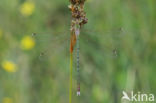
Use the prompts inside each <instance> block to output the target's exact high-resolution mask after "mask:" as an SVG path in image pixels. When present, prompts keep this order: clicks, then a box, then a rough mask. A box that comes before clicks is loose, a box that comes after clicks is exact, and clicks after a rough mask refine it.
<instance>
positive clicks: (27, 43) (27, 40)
mask: <svg viewBox="0 0 156 103" xmlns="http://www.w3.org/2000/svg"><path fill="white" fill-rule="evenodd" d="M34 46H35V40H34V39H33V38H32V37H31V36H25V37H23V39H22V40H21V48H22V49H24V50H30V49H32V48H33V47H34Z"/></svg>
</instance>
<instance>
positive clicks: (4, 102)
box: [2, 97, 13, 103]
mask: <svg viewBox="0 0 156 103" xmlns="http://www.w3.org/2000/svg"><path fill="white" fill-rule="evenodd" d="M2 103H13V102H12V99H11V98H9V97H5V98H3V102H2Z"/></svg>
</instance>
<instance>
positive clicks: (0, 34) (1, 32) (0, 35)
mask: <svg viewBox="0 0 156 103" xmlns="http://www.w3.org/2000/svg"><path fill="white" fill-rule="evenodd" d="M2 35H3V31H2V29H0V38H1V37H2Z"/></svg>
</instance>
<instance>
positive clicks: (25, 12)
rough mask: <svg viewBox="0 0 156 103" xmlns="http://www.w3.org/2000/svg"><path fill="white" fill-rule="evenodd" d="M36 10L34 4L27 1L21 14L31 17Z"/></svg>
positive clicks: (21, 9) (22, 6)
mask: <svg viewBox="0 0 156 103" xmlns="http://www.w3.org/2000/svg"><path fill="white" fill-rule="evenodd" d="M34 10H35V5H34V3H33V2H30V1H26V2H24V3H23V4H22V5H21V8H20V12H21V14H22V15H23V16H30V15H32V13H33V12H34Z"/></svg>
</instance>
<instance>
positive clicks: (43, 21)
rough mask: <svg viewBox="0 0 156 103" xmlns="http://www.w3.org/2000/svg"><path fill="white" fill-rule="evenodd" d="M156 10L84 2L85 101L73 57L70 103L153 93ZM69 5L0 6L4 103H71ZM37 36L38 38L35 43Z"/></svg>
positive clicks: (130, 1)
mask: <svg viewBox="0 0 156 103" xmlns="http://www.w3.org/2000/svg"><path fill="white" fill-rule="evenodd" d="M155 4H156V1H155V0H88V1H87V2H86V5H85V11H86V13H87V18H88V24H86V25H85V26H84V30H83V31H82V32H81V37H80V73H81V96H80V97H77V96H76V68H75V67H76V65H75V63H76V62H75V61H76V57H75V56H76V55H75V54H74V70H73V74H74V75H73V97H72V98H73V103H122V102H123V101H122V100H121V97H122V91H123V90H124V91H127V92H130V91H134V92H135V93H137V92H139V91H140V92H141V93H153V94H156V80H155V73H156V54H155V53H156V19H155V18H156V6H155ZM68 5H69V1H68V0H46V1H45V0H0V103H68V101H69V100H68V98H69V36H70V33H69V32H70V31H69V29H70V19H71V16H70V15H71V13H70V11H69V9H68ZM121 28H122V30H120V29H121ZM119 31H122V33H119ZM33 32H37V33H40V34H41V35H38V37H37V39H36V38H33V37H32V36H31V34H32V33H33ZM64 34H65V35H64ZM45 35H46V36H45ZM50 38H53V39H50ZM41 52H44V55H41ZM114 53H115V55H114Z"/></svg>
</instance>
